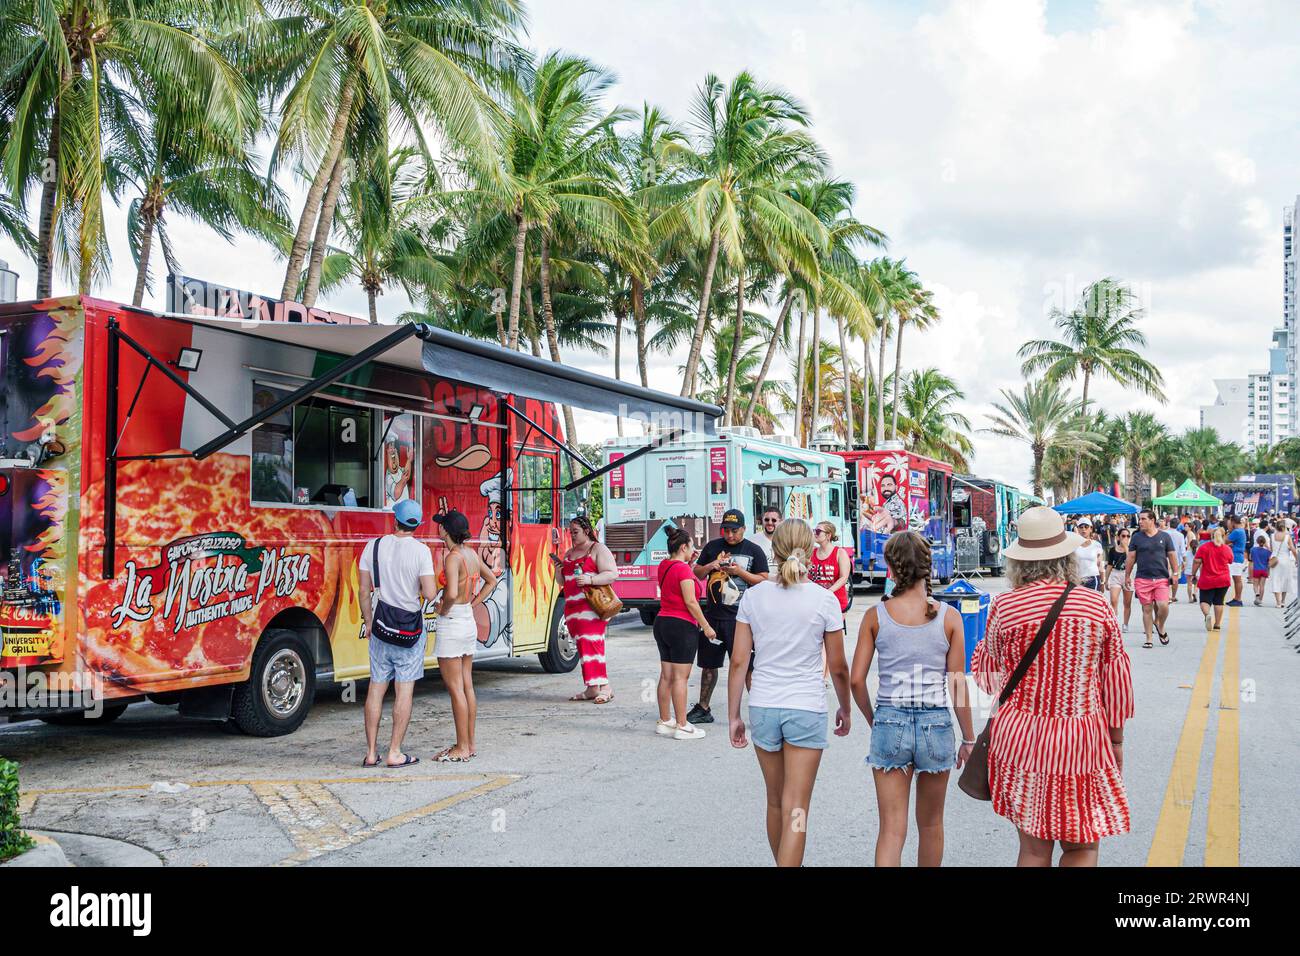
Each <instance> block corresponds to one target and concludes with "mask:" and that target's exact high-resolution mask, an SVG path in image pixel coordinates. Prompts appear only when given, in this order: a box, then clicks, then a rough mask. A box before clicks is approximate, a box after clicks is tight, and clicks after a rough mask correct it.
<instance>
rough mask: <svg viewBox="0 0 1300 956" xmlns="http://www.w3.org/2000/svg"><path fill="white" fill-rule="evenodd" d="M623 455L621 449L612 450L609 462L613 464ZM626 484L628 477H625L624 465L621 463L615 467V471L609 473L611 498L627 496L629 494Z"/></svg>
mask: <svg viewBox="0 0 1300 956" xmlns="http://www.w3.org/2000/svg"><path fill="white" fill-rule="evenodd" d="M622 457H623V453H622V452H621V451H612V452H610V453H609V462H610V464H611V465H612V464H613V463H614V462H616V461H619V460H620V459H621V458H622ZM626 484H627V481H626V478H625V477H624V469H623V466H622V465H619V466H618V467H617V468H615V469H614V470H613V471H611V472H610V473H609V496H610V498H625V497H626V496H627V492H626V490H625V488H626Z"/></svg>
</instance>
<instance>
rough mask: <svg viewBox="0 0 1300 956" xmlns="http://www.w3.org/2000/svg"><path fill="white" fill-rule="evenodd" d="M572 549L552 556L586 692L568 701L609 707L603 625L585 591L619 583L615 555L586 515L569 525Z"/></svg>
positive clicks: (610, 692)
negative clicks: (558, 572) (592, 702)
mask: <svg viewBox="0 0 1300 956" xmlns="http://www.w3.org/2000/svg"><path fill="white" fill-rule="evenodd" d="M569 540H570V541H572V542H573V543H572V546H571V547H570V548H569V550H568V551H566V552H565V554H564V558H563V560H561V559H559V558H556V557H555V555H551V560H552V561H555V562H556V564H557V565H558V566H559V571H560V573H561V574H562V575H563V578H564V623H565V624H566V625H568V628H569V633H570V634H572V635H573V638H574V640H575V641H577V642H578V654H579V655H580V656H581V659H582V682H583V683H584V684H585V685H586V688H585V689H584V690H582V691H581V692H580V693H577V694H574V695H573V696H572V697H570V698H569V700H594V701H595V702H596V703H598V704H608V703H609V702H610V701H611V700H613V699H614V691H613V690H611V689H610V686H609V675H608V674H607V673H606V670H605V622H604V621H602V620H601V619H600V615H599V614H597V613H596V612H595V611H593V610H592V609H591V605H590V604H588V603H587V595H586V591H585V590H584V588H587V587H591V586H596V585H601V584H613V583H614V582H615V581H617V580H618V565H617V564H616V563H615V561H614V553H613V552H612V551H610V550H609V548H607V547H605V546H604V545H603V544H601V543H600V542H599V541H597V540H596V531H595V529H594V528H592V526H591V522H590V521H589V520H588V519H587V518H586V516H585V515H578V517H576V518H574V519H573V520H572V521H570V522H569Z"/></svg>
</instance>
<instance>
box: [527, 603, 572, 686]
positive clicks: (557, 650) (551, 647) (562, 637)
mask: <svg viewBox="0 0 1300 956" xmlns="http://www.w3.org/2000/svg"><path fill="white" fill-rule="evenodd" d="M537 659H538V660H539V661H541V662H542V670H544V671H546V673H548V674H567V673H568V672H569V671H571V670H573V669H574V668H575V667H577V666H578V642H577V641H576V640H575V639H574V637H573V635H572V634H570V633H569V625H568V623H567V622H566V621H565V620H564V602H563V601H560V602H558V603H557V604H556V605H555V609H554V610H552V611H551V637H550V639H549V640H548V641H547V642H546V650H544V651H543V652H542V653H540V654H538V655H537Z"/></svg>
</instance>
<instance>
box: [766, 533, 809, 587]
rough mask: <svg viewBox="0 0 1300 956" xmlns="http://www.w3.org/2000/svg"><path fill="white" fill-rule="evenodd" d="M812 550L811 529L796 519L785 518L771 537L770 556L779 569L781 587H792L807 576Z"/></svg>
mask: <svg viewBox="0 0 1300 956" xmlns="http://www.w3.org/2000/svg"><path fill="white" fill-rule="evenodd" d="M812 549H813V536H812V529H811V528H809V527H808V524H807V522H805V521H800V520H799V519H798V518H787V519H786V520H785V521H782V522H781V523H780V524H779V525H777V526H776V533H775V534H773V535H772V555H773V557H774V558H775V559H776V562H777V567H778V569H779V576H780V580H781V586H782V587H785V588H789V587H794V586H795V585H796V584H798V583H799V582H800V581H802V580H803V579H804V578H806V577H807V576H808V570H809V567H810V565H811V559H810V557H809V556H810V555H811V554H812Z"/></svg>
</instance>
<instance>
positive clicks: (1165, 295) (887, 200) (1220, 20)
mask: <svg viewBox="0 0 1300 956" xmlns="http://www.w3.org/2000/svg"><path fill="white" fill-rule="evenodd" d="M529 11H530V20H531V25H530V39H531V44H532V45H533V46H534V47H535V48H537V49H538V50H549V49H554V48H562V49H565V50H568V51H571V52H576V53H581V54H583V55H586V56H588V57H590V58H592V59H594V60H596V61H597V62H599V63H601V64H603V65H605V66H607V67H609V68H610V69H611V70H613V71H614V72H615V73H616V74H617V75H618V77H619V83H618V85H617V86H616V87H615V88H614V90H613V93H612V99H613V100H615V101H617V102H621V103H625V104H628V105H632V106H639V105H640V104H641V103H642V101H649V102H651V103H654V104H658V105H659V106H661V107H663V108H664V109H666V110H667V111H668V112H669V113H670V114H672V115H674V116H676V117H680V118H683V119H685V118H686V117H687V116H688V110H689V104H690V101H691V97H692V95H693V93H694V91H695V88H696V87H697V86H698V84H699V83H700V81H701V80H702V79H703V77H704V75H705V74H706V73H708V72H714V73H717V74H718V75H719V76H721V77H723V78H724V79H728V78H730V77H731V76H733V75H734V74H735V73H736V72H737V71H739V70H741V69H749V70H751V71H752V72H754V73H755V74H756V75H757V76H758V77H759V78H761V79H763V80H765V81H767V82H771V83H775V84H779V85H781V86H783V87H784V88H786V89H787V90H788V91H789V92H791V93H793V94H794V95H795V96H797V97H798V98H800V99H801V100H802V101H803V102H804V103H805V104H806V105H807V106H808V107H809V109H810V110H811V112H812V116H813V120H814V123H815V134H816V136H817V137H818V139H819V140H820V141H821V142H822V143H823V144H824V146H825V148H826V150H827V152H828V153H829V154H830V157H831V159H832V161H833V164H834V170H833V171H834V174H835V175H837V176H840V177H843V178H846V179H849V180H851V181H852V182H853V183H854V184H855V185H856V187H857V190H858V199H857V204H856V212H857V215H858V216H859V218H861V219H863V220H865V221H866V222H869V223H871V224H872V225H874V226H877V227H878V228H880V229H882V230H884V231H885V233H887V234H888V236H889V238H890V243H889V253H890V254H891V255H893V256H896V257H905V258H906V259H907V262H908V264H909V266H910V267H911V268H913V269H914V270H916V271H917V273H918V274H919V275H920V276H921V278H922V280H923V281H924V282H925V283H926V285H927V286H928V287H930V288H931V289H933V290H934V293H935V298H936V301H937V304H938V305H939V307H940V309H941V311H942V313H943V321H942V322H941V324H940V325H939V326H938V327H937V328H935V329H934V330H932V331H929V332H926V333H913V334H912V335H911V336H909V337H908V338H907V339H905V355H904V362H905V364H906V365H907V366H909V367H922V366H930V365H933V366H938V367H939V368H940V369H942V370H943V371H945V372H947V373H949V374H951V375H953V376H955V377H956V379H957V380H958V382H959V384H960V385H961V387H962V388H963V389H964V390H965V392H966V396H967V402H966V406H965V408H964V409H963V410H964V411H965V412H966V413H967V414H968V415H969V416H970V417H971V419H972V421H973V422H974V423H975V425H976V426H977V427H979V426H981V425H983V424H985V423H986V419H985V412H986V411H988V408H989V404H988V403H989V402H990V401H991V400H994V399H996V398H997V397H998V395H997V393H998V389H1000V388H1009V389H1016V388H1018V387H1019V386H1020V384H1021V378H1020V374H1019V363H1018V361H1017V360H1016V358H1015V354H1014V353H1015V350H1016V348H1017V347H1018V346H1019V345H1020V343H1021V342H1023V341H1024V340H1025V339H1027V338H1031V337H1043V336H1047V335H1049V334H1051V330H1050V327H1049V323H1048V320H1047V311H1048V310H1049V309H1050V307H1051V306H1053V305H1062V304H1068V303H1070V302H1072V301H1073V300H1074V299H1075V297H1076V296H1077V295H1078V293H1079V291H1080V290H1081V289H1082V288H1083V286H1084V285H1086V284H1087V283H1088V282H1090V281H1092V280H1094V279H1096V278H1098V277H1101V276H1115V277H1118V278H1121V279H1123V280H1125V281H1127V282H1129V283H1130V284H1131V285H1132V286H1133V287H1134V288H1135V289H1136V290H1137V291H1138V293H1139V294H1140V296H1141V299H1142V302H1143V304H1144V306H1145V307H1146V308H1147V310H1148V313H1149V314H1148V318H1147V319H1146V320H1145V324H1144V328H1145V330H1146V332H1147V335H1148V338H1149V342H1150V352H1151V357H1153V358H1154V359H1155V360H1156V361H1157V362H1158V363H1159V365H1160V367H1161V369H1162V371H1163V372H1164V375H1165V379H1166V382H1167V385H1168V387H1167V391H1168V393H1169V398H1170V401H1169V404H1168V405H1166V406H1164V407H1163V408H1159V409H1158V410H1157V411H1158V414H1159V415H1160V416H1161V417H1162V418H1163V420H1164V421H1165V422H1166V423H1167V424H1169V425H1170V426H1171V427H1173V428H1175V429H1182V428H1185V427H1188V426H1194V425H1196V424H1197V421H1198V407H1199V405H1201V404H1203V403H1208V402H1210V401H1211V400H1212V398H1213V392H1214V389H1213V386H1212V384H1211V379H1212V378H1216V377H1226V376H1240V375H1244V374H1245V373H1246V371H1248V370H1250V369H1255V368H1260V367H1263V366H1264V364H1265V362H1266V358H1267V352H1266V350H1267V347H1268V344H1269V334H1270V330H1271V328H1272V327H1273V326H1274V325H1276V324H1278V323H1279V322H1280V317H1281V212H1282V207H1283V206H1284V205H1289V204H1290V203H1292V202H1294V201H1295V199H1296V196H1297V194H1300V162H1298V161H1297V158H1298V157H1300V124H1297V122H1296V119H1297V104H1300V30H1298V29H1297V26H1296V22H1297V21H1296V18H1295V9H1294V6H1293V5H1292V4H1291V3H1290V2H1289V0H1282V2H1267V0H1232V2H1228V0H1202V2H1191V0H1183V2H1140V0H1123V2H1120V0H1101V2H1090V0H1051V2H1042V0H951V2H949V0H934V2H925V3H908V4H903V3H896V2H884V0H876V2H859V0H839V2H833V0H827V2H813V0H802V2H800V3H798V4H792V3H788V2H769V0H709V2H701V0H654V2H632V0H599V2H597V0H532V2H531V3H529ZM173 229H174V235H175V236H176V238H177V240H178V247H179V253H180V257H181V259H182V263H183V265H185V266H186V267H187V271H189V272H191V273H193V274H196V275H200V276H203V277H204V278H208V279H212V280H216V281H221V282H226V283H229V284H231V285H235V286H238V287H241V288H249V289H253V290H258V291H265V292H270V293H274V292H276V291H277V290H278V289H279V286H280V282H281V279H282V278H283V268H282V266H280V265H278V264H277V263H276V262H275V261H274V260H273V258H272V257H271V256H270V255H269V254H268V253H267V252H266V250H265V249H263V248H259V247H257V246H256V245H254V244H247V243H246V244H244V245H243V246H242V247H240V248H232V247H229V246H227V245H225V244H224V243H223V242H221V241H220V240H219V239H216V238H214V237H213V236H211V234H209V233H206V232H205V231H204V230H202V229H199V228H186V227H185V226H184V224H181V223H175V224H173ZM110 230H114V231H113V232H112V235H113V236H114V238H115V239H116V240H117V241H116V242H115V243H114V247H115V261H116V262H117V263H118V268H117V269H116V270H115V273H114V278H113V280H112V281H111V282H110V283H109V284H108V285H107V286H106V287H105V288H103V289H97V290H96V291H97V292H99V293H101V294H105V295H107V296H108V297H110V298H119V299H122V298H124V299H127V300H129V297H130V292H131V286H132V282H133V272H132V270H131V268H130V266H131V261H130V254H129V252H127V251H126V248H125V244H124V242H123V241H121V236H122V235H123V233H124V223H123V220H122V218H121V217H120V216H119V217H118V218H116V219H114V220H111V221H110ZM0 257H3V258H5V259H8V260H9V261H10V263H11V264H15V263H16V265H17V268H18V270H19V272H20V273H21V278H20V290H19V291H20V296H21V295H30V294H31V292H32V290H33V274H34V270H33V268H32V266H31V264H30V263H29V262H27V261H25V260H24V259H23V257H21V256H19V255H18V254H17V252H16V251H15V250H14V249H13V247H12V246H11V245H7V244H6V243H4V242H3V241H0ZM158 291H159V293H160V292H161V290H160V289H159V290H158ZM326 304H327V305H328V306H330V307H333V308H336V309H338V310H340V311H349V312H353V313H354V314H359V315H363V314H364V313H365V303H364V297H363V296H362V295H361V294H360V293H359V292H358V293H355V294H348V293H343V294H339V295H337V296H335V297H334V298H333V299H332V300H331V301H329V302H327V303H326ZM155 305H158V306H161V301H160V298H159V299H158V300H156V301H155ZM381 306H382V308H383V309H384V310H386V311H389V312H390V314H391V313H396V312H398V311H400V310H401V309H402V308H404V307H405V303H404V302H403V301H401V300H400V298H399V297H398V296H395V295H391V294H390V295H389V296H386V297H385V299H384V300H381ZM567 358H569V360H570V361H572V362H575V363H581V364H585V365H587V366H588V367H591V368H593V369H596V370H599V371H604V372H606V373H610V372H612V360H610V359H605V358H602V357H600V356H579V355H574V356H572V357H567ZM683 359H684V356H674V357H660V358H658V359H657V360H656V361H655V364H654V365H653V367H652V384H653V385H656V386H658V387H660V388H664V389H667V390H671V391H674V392H675V391H677V388H678V386H677V385H675V384H674V379H675V378H677V374H676V368H677V367H678V366H679V365H680V364H681V362H682V361H683ZM628 371H629V372H630V369H629V370H628ZM787 373H788V368H787V369H783V370H781V374H787ZM678 380H679V379H678ZM1095 394H1096V395H1097V397H1098V398H1099V399H1100V401H1101V403H1102V405H1103V407H1105V408H1106V409H1107V410H1108V411H1112V412H1123V411H1125V410H1128V409H1130V408H1139V407H1149V406H1150V404H1151V403H1150V400H1147V399H1144V398H1142V397H1140V396H1138V395H1136V394H1133V393H1127V392H1125V391H1124V390H1123V389H1122V388H1120V387H1118V386H1115V385H1111V384H1101V385H1099V386H1098V387H1097V389H1096V392H1095ZM580 428H581V430H582V432H583V434H584V437H586V436H587V435H592V436H595V435H604V434H611V433H612V431H613V424H612V422H611V421H609V420H607V419H605V420H602V419H598V418H594V417H593V418H591V419H585V420H584V421H583V422H582V423H581V425H580ZM974 437H975V443H976V458H975V468H974V470H975V471H976V472H977V473H978V474H981V475H987V476H990V477H997V478H1002V479H1005V480H1009V481H1012V482H1014V483H1017V484H1026V483H1027V474H1028V471H1029V456H1028V453H1027V451H1026V450H1025V449H1024V448H1023V447H1021V446H1018V445H1016V444H1015V443H1014V442H1009V441H1005V440H1002V439H997V438H993V437H991V436H987V435H976V436H974Z"/></svg>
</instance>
